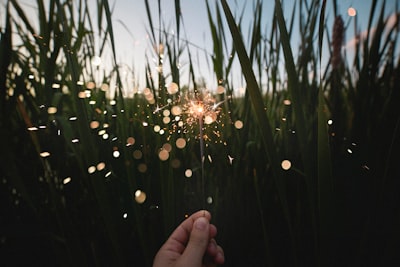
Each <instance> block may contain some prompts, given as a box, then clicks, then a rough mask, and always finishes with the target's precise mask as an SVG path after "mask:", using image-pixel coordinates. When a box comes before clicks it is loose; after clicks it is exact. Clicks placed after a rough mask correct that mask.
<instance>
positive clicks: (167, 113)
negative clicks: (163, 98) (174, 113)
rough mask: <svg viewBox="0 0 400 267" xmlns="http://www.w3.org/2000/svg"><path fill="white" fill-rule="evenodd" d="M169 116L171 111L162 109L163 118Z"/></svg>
mask: <svg viewBox="0 0 400 267" xmlns="http://www.w3.org/2000/svg"><path fill="white" fill-rule="evenodd" d="M169 115H171V111H169V109H164V111H163V116H164V117H168V116H169Z"/></svg>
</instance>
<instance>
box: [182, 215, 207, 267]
mask: <svg viewBox="0 0 400 267" xmlns="http://www.w3.org/2000/svg"><path fill="white" fill-rule="evenodd" d="M209 242H210V222H209V221H208V219H207V218H205V217H200V218H197V219H196V220H195V221H194V223H193V228H192V231H191V233H190V239H189V243H188V244H187V246H186V249H185V251H184V252H183V254H182V258H181V263H183V265H184V266H189V265H187V264H194V265H193V266H201V263H202V261H203V257H204V254H205V252H206V249H207V246H208V244H209Z"/></svg>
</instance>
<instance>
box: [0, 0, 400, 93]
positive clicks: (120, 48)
mask: <svg viewBox="0 0 400 267" xmlns="http://www.w3.org/2000/svg"><path fill="white" fill-rule="evenodd" d="M6 1H7V0H0V3H1V9H0V20H1V22H0V25H4V21H3V19H4V8H3V7H4V5H5V3H6ZM19 1H20V2H21V3H24V4H25V5H26V6H27V7H28V8H27V9H28V10H30V11H31V12H34V8H32V5H33V2H30V1H27V0H19ZM148 1H149V3H150V5H151V7H152V16H153V20H154V21H155V22H156V25H155V27H157V28H158V25H157V24H158V23H157V17H158V14H157V12H158V9H157V8H158V0H148ZM208 1H209V3H210V5H211V6H212V7H214V5H215V2H216V0H208ZM295 1H298V0H285V1H283V2H284V4H283V7H284V13H285V17H286V18H289V17H290V15H291V11H292V8H293V4H294V3H295ZM174 2H175V1H174V0H160V3H161V11H162V14H161V16H162V18H163V20H164V22H165V23H167V25H168V24H170V25H172V26H171V27H170V29H168V28H167V30H168V31H170V33H171V34H173V29H175V27H174V26H173V23H174V21H175V7H174ZM180 2H181V14H182V17H183V25H184V31H185V33H184V36H183V38H185V39H187V40H188V41H189V42H190V43H192V44H195V46H191V51H192V53H196V52H198V53H199V54H200V55H201V56H200V57H195V58H194V60H195V61H196V62H195V64H196V65H197V66H199V69H198V70H197V71H198V72H200V73H199V75H198V76H203V77H205V78H206V80H207V81H209V83H210V84H213V85H214V86H217V82H216V80H215V77H213V71H212V70H211V69H209V67H208V65H207V64H206V59H205V57H206V56H205V55H208V56H210V55H211V54H212V42H211V40H212V38H211V36H210V30H209V23H208V18H207V10H206V4H205V0H181V1H180ZM227 2H228V4H229V5H230V7H231V9H232V11H233V12H234V13H235V12H236V13H238V12H240V11H241V10H242V8H245V12H244V19H243V26H244V29H247V28H248V26H249V25H250V23H251V20H252V3H253V1H251V0H227ZM274 2H275V0H264V1H263V19H264V21H265V24H267V25H266V27H267V29H269V28H270V25H268V23H271V21H272V20H271V16H272V15H273V14H272V12H273V7H274ZM371 2H372V0H337V3H338V7H339V14H341V15H342V17H343V20H344V21H345V24H346V25H350V26H349V29H348V31H347V36H346V43H347V44H346V45H345V47H346V49H351V42H352V39H353V37H354V33H353V30H354V29H353V21H352V20H354V19H355V18H356V19H357V23H358V25H359V26H358V28H359V30H360V31H361V32H362V31H363V30H364V29H365V28H366V27H367V19H368V17H369V10H370V6H371ZM382 2H383V1H378V8H380V4H381V3H382ZM88 3H89V4H90V3H92V4H94V5H95V3H96V0H88ZM109 3H110V5H111V6H112V8H113V15H112V16H113V28H114V34H115V40H116V46H117V61H118V62H119V63H120V64H121V65H124V66H129V69H133V70H134V71H135V72H136V76H137V77H132V79H136V80H139V84H143V80H144V76H145V73H142V72H144V68H145V55H146V54H147V55H150V56H151V54H152V53H151V52H152V51H151V50H152V47H151V45H150V41H149V39H148V36H147V31H148V29H149V27H148V25H149V24H148V18H147V14H146V10H145V0H109ZM396 4H398V5H399V6H400V0H387V1H386V13H387V14H390V13H391V12H393V11H394V8H395V5H396ZM332 7H333V6H332V1H331V0H328V1H327V10H326V16H327V18H328V19H329V21H328V25H332V19H333V8H332ZM350 7H353V8H354V9H355V10H356V11H357V15H356V16H355V17H351V16H349V15H348V13H347V12H348V9H349V8H350ZM93 12H94V14H96V10H95V9H94V10H93ZM295 21H296V20H295ZM227 32H228V31H227ZM295 33H296V32H295ZM227 38H229V40H227V41H228V42H230V36H227ZM296 38H298V37H296V35H294V36H293V42H296ZM196 46H197V47H200V48H201V49H200V48H197V47H196ZM294 47H297V46H296V45H295V46H294ZM203 50H205V51H206V53H204V51H203ZM182 61H183V62H182V63H183V66H184V65H185V62H184V61H185V58H182ZM154 67H155V66H154ZM235 69H236V71H237V72H238V73H240V67H239V66H238V64H237V66H236V68H235ZM182 71H184V70H182ZM238 76H240V75H238ZM238 80H239V78H238ZM238 86H239V87H240V86H241V84H240V80H239V81H238ZM138 90H140V88H139V89H138Z"/></svg>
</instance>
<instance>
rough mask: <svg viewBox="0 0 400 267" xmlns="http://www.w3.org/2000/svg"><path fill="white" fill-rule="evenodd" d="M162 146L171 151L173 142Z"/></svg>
mask: <svg viewBox="0 0 400 267" xmlns="http://www.w3.org/2000/svg"><path fill="white" fill-rule="evenodd" d="M162 148H163V149H165V150H167V151H168V152H171V150H172V146H171V144H169V143H165V144H164V145H163V146H162Z"/></svg>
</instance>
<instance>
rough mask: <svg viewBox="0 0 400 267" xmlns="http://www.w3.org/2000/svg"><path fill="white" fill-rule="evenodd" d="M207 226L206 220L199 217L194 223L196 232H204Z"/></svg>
mask: <svg viewBox="0 0 400 267" xmlns="http://www.w3.org/2000/svg"><path fill="white" fill-rule="evenodd" d="M207 225H208V220H207V219H206V218H205V217H200V218H198V219H197V220H196V221H195V222H194V227H196V229H198V230H205V229H206V228H207Z"/></svg>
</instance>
